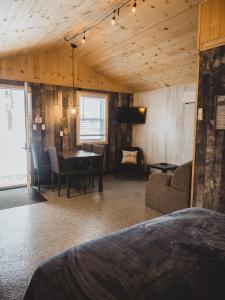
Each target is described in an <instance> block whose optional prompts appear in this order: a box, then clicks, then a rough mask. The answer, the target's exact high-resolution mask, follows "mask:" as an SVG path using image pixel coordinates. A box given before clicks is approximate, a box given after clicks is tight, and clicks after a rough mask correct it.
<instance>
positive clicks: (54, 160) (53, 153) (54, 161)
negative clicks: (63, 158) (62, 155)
mask: <svg viewBox="0 0 225 300" xmlns="http://www.w3.org/2000/svg"><path fill="white" fill-rule="evenodd" d="M48 152H49V157H50V162H51V168H52V172H54V173H57V174H59V172H60V169H59V158H58V154H57V150H56V147H50V146H49V147H48Z"/></svg>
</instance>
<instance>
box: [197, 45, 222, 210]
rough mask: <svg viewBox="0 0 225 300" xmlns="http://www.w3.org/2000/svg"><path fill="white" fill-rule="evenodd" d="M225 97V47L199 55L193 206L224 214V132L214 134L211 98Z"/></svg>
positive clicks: (217, 131) (213, 110)
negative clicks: (200, 112) (200, 115)
mask: <svg viewBox="0 0 225 300" xmlns="http://www.w3.org/2000/svg"><path fill="white" fill-rule="evenodd" d="M217 95H225V46H221V47H217V48H213V49H210V50H207V51H203V52H201V54H200V76H199V95H198V107H199V108H203V120H202V121H197V140H196V167H195V186H194V203H195V204H196V205H197V206H203V207H205V208H209V209H213V210H217V211H221V212H225V131H224V130H215V127H214V126H215V101H216V100H215V97H216V96H217Z"/></svg>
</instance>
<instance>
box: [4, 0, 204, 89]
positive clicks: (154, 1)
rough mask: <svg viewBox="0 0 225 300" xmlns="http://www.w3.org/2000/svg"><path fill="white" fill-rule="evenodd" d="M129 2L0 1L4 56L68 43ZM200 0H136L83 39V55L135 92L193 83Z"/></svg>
mask: <svg viewBox="0 0 225 300" xmlns="http://www.w3.org/2000/svg"><path fill="white" fill-rule="evenodd" d="M123 2H124V1H118V0H107V1H105V0H86V1H85V0H55V1H52V0H8V1H5V0H0V7H1V10H0V56H8V55H9V54H11V55H15V54H16V55H18V54H19V53H23V52H26V51H33V50H36V49H39V48H43V49H44V48H45V49H46V48H49V47H51V46H54V47H55V46H58V47H65V48H69V47H70V43H66V42H64V40H63V37H64V36H65V34H73V33H77V32H79V31H81V30H84V29H86V28H88V27H89V26H91V25H93V23H95V22H96V21H98V20H99V18H101V17H103V16H104V15H106V14H107V13H108V12H110V11H112V10H113V9H115V8H116V7H118V5H120V4H121V3H123ZM199 2H200V1H199V0H145V1H143V0H137V10H136V13H135V14H133V13H132V12H131V6H132V4H130V5H127V7H124V8H123V9H122V10H121V12H120V16H119V18H117V22H116V25H114V26H112V25H111V24H110V19H108V20H106V21H105V22H104V23H102V24H101V25H99V26H98V27H97V28H95V29H93V30H92V31H90V32H88V33H87V35H86V43H85V44H84V45H83V44H82V43H81V40H80V39H78V40H73V42H75V43H77V44H78V49H77V55H78V59H79V60H81V61H84V62H85V64H87V65H89V66H91V67H93V68H94V69H95V70H96V71H98V72H99V73H100V74H103V75H105V76H107V77H109V78H111V79H113V80H114V81H117V82H118V83H120V84H121V85H124V86H126V87H128V88H130V89H132V90H134V91H140V90H149V89H156V88H159V87H165V86H173V85H178V84H182V83H189V82H194V81H195V77H196V60H197V50H196V45H197V24H198V3H199Z"/></svg>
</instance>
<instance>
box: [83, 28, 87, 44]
mask: <svg viewBox="0 0 225 300" xmlns="http://www.w3.org/2000/svg"><path fill="white" fill-rule="evenodd" d="M85 42H86V38H85V31H84V35H83V38H82V44H85Z"/></svg>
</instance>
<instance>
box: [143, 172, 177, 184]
mask: <svg viewBox="0 0 225 300" xmlns="http://www.w3.org/2000/svg"><path fill="white" fill-rule="evenodd" d="M171 180H172V175H169V174H164V173H160V174H152V175H150V176H149V179H148V183H147V184H148V185H149V184H151V185H164V186H165V185H167V186H169V185H170V183H171Z"/></svg>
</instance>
